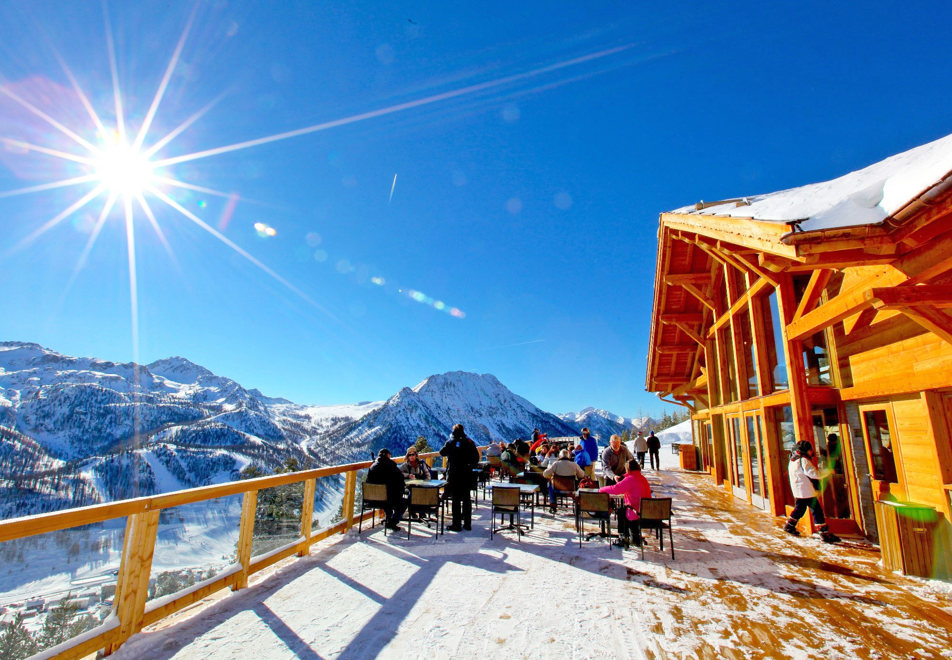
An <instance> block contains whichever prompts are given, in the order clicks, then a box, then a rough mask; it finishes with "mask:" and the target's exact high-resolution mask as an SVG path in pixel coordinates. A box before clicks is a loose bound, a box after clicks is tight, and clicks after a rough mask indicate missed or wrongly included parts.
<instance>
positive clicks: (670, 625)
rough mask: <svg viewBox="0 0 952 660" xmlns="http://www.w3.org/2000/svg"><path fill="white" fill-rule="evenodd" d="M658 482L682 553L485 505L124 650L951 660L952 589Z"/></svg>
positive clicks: (866, 551)
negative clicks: (515, 528)
mask: <svg viewBox="0 0 952 660" xmlns="http://www.w3.org/2000/svg"><path fill="white" fill-rule="evenodd" d="M669 460H670V459H669ZM646 474H647V476H648V479H649V481H651V482H652V484H653V486H654V487H655V494H656V496H665V495H671V496H672V497H674V499H675V516H676V517H675V523H674V524H675V528H674V545H675V552H676V559H675V560H672V559H671V555H670V553H669V552H667V546H666V547H665V553H663V554H662V553H660V552H659V551H658V549H657V546H656V545H652V546H649V549H648V551H647V552H646V553H645V559H644V561H642V560H641V559H640V553H639V552H638V551H637V550H629V551H624V552H623V551H622V550H620V549H618V548H609V547H608V546H607V544H606V543H605V542H604V541H600V540H593V541H590V542H586V543H584V544H583V547H582V548H581V549H579V547H578V542H577V537H576V535H575V531H574V527H573V523H572V520H571V516H570V515H569V514H567V513H564V512H563V513H560V514H557V515H556V516H552V515H550V514H548V513H544V514H540V510H537V512H536V524H535V529H534V530H532V531H531V532H530V533H529V534H528V535H526V536H523V538H522V541H521V542H517V541H516V539H515V537H514V535H513V533H512V532H503V533H501V534H497V535H496V536H495V538H494V539H493V540H492V541H490V539H489V528H488V525H489V507H488V506H487V505H486V503H485V502H484V501H483V500H481V501H480V504H479V506H478V508H477V509H476V511H475V513H474V521H473V531H472V532H468V533H461V534H453V533H451V532H447V534H446V535H445V536H443V537H439V538H438V539H436V540H434V538H433V536H432V534H431V533H430V532H429V530H427V529H426V528H425V527H419V526H417V525H414V528H413V537H412V538H411V539H410V540H407V537H406V530H405V525H404V526H403V527H404V531H403V533H398V534H391V535H389V536H387V537H386V538H385V537H384V534H383V529H382V528H381V527H380V526H379V525H378V526H377V527H376V528H374V530H373V531H367V529H366V528H365V530H364V533H363V535H362V536H361V537H360V538H358V537H357V536H356V535H355V534H351V535H348V536H338V537H336V538H332V539H328V540H327V541H325V542H324V543H322V544H320V545H319V546H315V548H314V550H313V551H312V554H311V555H310V556H309V557H306V558H304V559H299V560H294V559H289V560H285V562H284V563H282V564H279V565H277V566H276V567H275V568H274V569H272V570H271V571H265V572H263V573H264V574H259V575H258V576H255V577H256V578H258V579H257V580H255V579H253V580H252V585H251V587H250V588H249V589H246V590H243V591H239V592H236V593H230V592H221V593H220V594H219V595H218V596H217V597H214V598H212V599H210V601H211V602H206V603H204V604H201V605H198V606H196V607H195V608H193V609H191V610H188V611H186V612H184V613H182V614H180V615H179V616H178V617H175V618H172V619H170V620H169V621H167V622H164V623H163V624H160V626H159V627H158V628H159V629H157V630H151V631H146V632H143V633H141V634H139V635H137V636H135V637H133V638H132V639H131V640H130V641H129V642H128V643H127V644H125V645H124V646H123V647H122V648H121V649H120V650H119V652H118V653H117V654H115V655H114V656H113V657H115V658H118V659H121V658H146V657H147V658H152V659H156V658H249V659H253V660H263V659H264V658H268V659H269V660H270V659H271V658H313V659H317V658H375V657H383V658H427V659H432V658H451V657H458V658H470V657H483V658H486V657H507V658H556V657H558V658H606V657H610V658H638V657H644V658H682V657H684V658H720V657H727V658H778V657H792V658H823V659H824V660H828V659H830V658H896V657H902V658H908V657H916V658H933V657H934V658H947V657H948V653H949V649H950V648H952V596H950V590H949V588H948V585H947V584H945V583H937V582H933V581H926V580H918V579H914V578H906V577H903V576H901V575H897V574H893V573H886V572H884V571H883V570H882V569H881V568H880V566H879V553H878V551H877V549H876V548H875V547H873V546H870V545H868V544H865V543H862V542H847V543H844V544H843V545H840V546H827V545H824V544H822V543H820V542H819V541H818V540H815V539H796V538H792V537H789V536H786V535H785V534H783V532H781V531H780V530H779V528H778V523H777V522H776V521H774V520H773V519H772V518H771V517H769V516H767V515H765V514H763V513H758V512H757V511H755V510H754V509H752V508H751V507H749V506H747V505H746V504H742V503H739V502H737V501H736V500H734V499H733V498H732V497H731V496H730V495H728V494H727V493H725V492H724V490H723V489H720V488H717V487H716V486H715V485H714V483H713V481H712V480H711V478H710V477H708V476H707V475H702V474H693V473H684V472H680V471H679V470H672V469H668V470H663V471H661V472H652V471H650V470H649V471H647V473H646ZM355 531H356V530H355Z"/></svg>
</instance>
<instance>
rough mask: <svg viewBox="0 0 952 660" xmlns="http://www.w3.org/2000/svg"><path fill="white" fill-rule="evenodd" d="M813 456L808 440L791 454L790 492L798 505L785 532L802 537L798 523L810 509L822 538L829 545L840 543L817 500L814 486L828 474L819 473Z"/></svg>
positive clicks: (801, 443)
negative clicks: (830, 528) (828, 524)
mask: <svg viewBox="0 0 952 660" xmlns="http://www.w3.org/2000/svg"><path fill="white" fill-rule="evenodd" d="M813 455H814V454H813V445H811V444H810V443H809V442H807V441H806V440H801V441H800V442H798V443H797V445H796V447H794V449H793V451H792V452H791V453H790V465H789V466H788V468H787V474H788V475H789V476H790V490H791V491H793V496H794V497H795V498H796V500H797V503H796V506H794V508H793V513H791V514H790V518H788V519H787V522H786V524H785V525H784V526H783V531H785V532H787V533H788V534H792V535H793V536H800V532H798V531H797V521H799V520H800V518H802V517H803V514H805V513H806V512H807V509H810V510H811V511H812V512H813V522H815V523H816V526H817V530H818V531H819V532H820V538H821V539H823V540H824V541H825V542H827V543H838V542H839V541H840V537H838V536H837V535H836V534H833V533H832V532H831V531H830V530H829V529H828V528H827V526H826V518H825V517H824V515H823V507H821V506H820V500H819V499H818V498H817V490H816V487H815V486H814V484H819V483H820V479H822V478H823V477H825V476H826V472H824V473H820V472H818V471H817V469H816V466H815V465H813Z"/></svg>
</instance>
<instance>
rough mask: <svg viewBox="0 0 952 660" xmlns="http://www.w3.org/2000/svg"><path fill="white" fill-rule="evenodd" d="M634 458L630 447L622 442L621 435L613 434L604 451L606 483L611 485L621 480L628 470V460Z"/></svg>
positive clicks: (603, 464)
mask: <svg viewBox="0 0 952 660" xmlns="http://www.w3.org/2000/svg"><path fill="white" fill-rule="evenodd" d="M633 458H635V457H634V456H632V455H631V452H630V451H629V450H628V447H626V446H625V445H624V444H623V443H622V441H621V436H619V435H617V434H616V435H613V436H612V437H611V439H609V441H608V446H607V447H605V451H603V452H602V476H604V477H605V484H606V485H609V486H610V485H612V484H614V483H617V482H619V481H621V480H622V479H623V478H624V477H625V473H626V472H627V469H626V466H627V465H628V461H630V460H632V459H633ZM636 460H637V459H636Z"/></svg>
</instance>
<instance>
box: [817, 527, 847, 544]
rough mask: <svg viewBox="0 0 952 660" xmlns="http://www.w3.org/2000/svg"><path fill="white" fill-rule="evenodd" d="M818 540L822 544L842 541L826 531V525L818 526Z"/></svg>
mask: <svg viewBox="0 0 952 660" xmlns="http://www.w3.org/2000/svg"><path fill="white" fill-rule="evenodd" d="M819 532H820V540H821V541H823V542H824V543H839V542H840V541H842V540H843V539H841V538H840V537H839V536H837V535H836V534H834V533H833V532H831V531H830V530H829V529H827V527H826V525H822V526H820V529H819Z"/></svg>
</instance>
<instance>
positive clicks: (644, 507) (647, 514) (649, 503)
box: [639, 497, 671, 520]
mask: <svg viewBox="0 0 952 660" xmlns="http://www.w3.org/2000/svg"><path fill="white" fill-rule="evenodd" d="M639 516H640V518H641V519H642V520H670V519H671V498H670V497H655V498H650V497H642V498H641V513H640V514H639Z"/></svg>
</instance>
